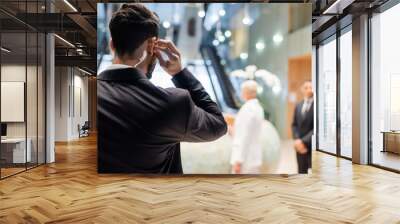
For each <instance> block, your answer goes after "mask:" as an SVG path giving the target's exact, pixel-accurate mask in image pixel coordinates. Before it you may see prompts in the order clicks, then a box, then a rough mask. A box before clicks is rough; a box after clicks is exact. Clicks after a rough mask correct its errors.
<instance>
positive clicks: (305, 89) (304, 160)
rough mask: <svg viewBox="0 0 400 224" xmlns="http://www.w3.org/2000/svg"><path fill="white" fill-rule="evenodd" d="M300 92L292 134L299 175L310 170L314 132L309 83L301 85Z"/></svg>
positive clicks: (311, 92) (311, 93) (311, 91)
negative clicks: (301, 98)
mask: <svg viewBox="0 0 400 224" xmlns="http://www.w3.org/2000/svg"><path fill="white" fill-rule="evenodd" d="M301 92H302V94H303V97H304V100H302V101H301V102H300V103H298V104H297V105H296V108H295V111H294V118H293V123H292V132H293V138H294V139H295V141H294V148H295V150H296V154H297V164H298V168H299V173H307V172H308V169H309V168H311V138H312V135H313V131H314V99H313V96H314V93H313V89H312V83H311V81H306V82H304V83H303V85H302V87H301Z"/></svg>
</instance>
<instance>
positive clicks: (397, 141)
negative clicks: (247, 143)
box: [382, 131, 400, 154]
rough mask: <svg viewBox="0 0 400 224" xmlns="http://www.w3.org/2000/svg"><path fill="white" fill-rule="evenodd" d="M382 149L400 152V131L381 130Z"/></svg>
mask: <svg viewBox="0 0 400 224" xmlns="http://www.w3.org/2000/svg"><path fill="white" fill-rule="evenodd" d="M382 134H383V150H382V152H392V153H396V154H400V132H399V131H383V132H382Z"/></svg>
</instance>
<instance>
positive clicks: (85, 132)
mask: <svg viewBox="0 0 400 224" xmlns="http://www.w3.org/2000/svg"><path fill="white" fill-rule="evenodd" d="M89 129H90V125H89V121H85V123H84V124H83V125H82V127H80V125H79V124H78V131H79V138H81V137H87V136H89Z"/></svg>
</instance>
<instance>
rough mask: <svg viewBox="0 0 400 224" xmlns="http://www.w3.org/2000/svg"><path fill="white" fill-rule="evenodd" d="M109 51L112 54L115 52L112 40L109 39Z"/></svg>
mask: <svg viewBox="0 0 400 224" xmlns="http://www.w3.org/2000/svg"><path fill="white" fill-rule="evenodd" d="M110 49H111V51H112V52H115V47H114V43H113V41H112V39H110Z"/></svg>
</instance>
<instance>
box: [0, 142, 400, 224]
mask: <svg viewBox="0 0 400 224" xmlns="http://www.w3.org/2000/svg"><path fill="white" fill-rule="evenodd" d="M95 141H96V139H95V138H94V137H91V138H86V139H83V140H81V141H76V142H71V143H69V144H58V145H57V154H56V155H57V162H56V163H55V164H51V165H46V166H42V167H39V168H36V169H33V170H30V171H28V172H26V173H22V174H19V175H17V176H14V177H10V178H8V179H5V180H2V181H0V223H45V222H47V223H250V222H251V223H374V224H375V223H400V175H398V174H395V173H390V172H387V171H383V170H380V169H377V168H373V167H369V166H359V165H352V164H351V163H350V161H347V160H343V159H337V158H335V157H333V156H330V155H326V154H322V153H319V152H317V153H314V155H313V166H314V170H313V174H312V175H311V177H309V176H300V175H297V176H290V177H285V176H268V175H265V176H258V177H257V176H241V177H231V176H186V177H155V176H148V177H145V176H133V175H98V174H97V173H96V142H95Z"/></svg>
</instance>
